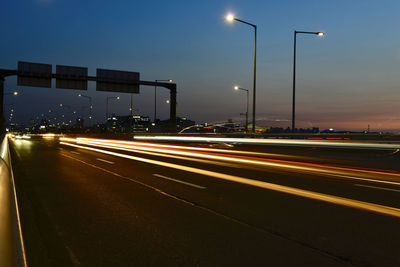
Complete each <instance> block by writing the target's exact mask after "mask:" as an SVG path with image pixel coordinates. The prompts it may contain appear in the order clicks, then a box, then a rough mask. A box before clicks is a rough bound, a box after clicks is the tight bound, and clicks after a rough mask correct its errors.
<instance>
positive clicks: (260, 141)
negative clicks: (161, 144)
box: [134, 136, 400, 150]
mask: <svg viewBox="0 0 400 267" xmlns="http://www.w3.org/2000/svg"><path fill="white" fill-rule="evenodd" d="M134 139H137V140H149V141H184V142H211V143H221V142H224V143H238V144H259V145H267V144H270V145H287V146H320V147H335V148H355V149H381V150H393V149H399V148H400V145H396V144H375V143H356V142H336V141H321V140H294V139H285V140H282V139H258V138H222V137H221V138H220V137H193V136H135V137H134Z"/></svg>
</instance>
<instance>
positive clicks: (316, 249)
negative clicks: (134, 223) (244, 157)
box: [61, 153, 343, 261]
mask: <svg viewBox="0 0 400 267" xmlns="http://www.w3.org/2000/svg"><path fill="white" fill-rule="evenodd" d="M61 155H62V156H64V157H66V158H69V159H72V160H75V161H78V162H81V163H82V164H85V165H88V166H90V167H92V168H95V169H99V170H102V171H104V172H107V173H110V174H112V175H114V176H117V177H120V178H122V179H125V180H129V181H131V182H134V183H137V184H139V185H141V186H143V187H146V188H148V189H151V190H154V191H155V192H157V193H159V194H161V195H164V196H166V197H169V198H171V199H174V200H177V201H180V202H183V203H185V204H187V205H189V206H192V207H195V208H198V209H201V210H204V211H206V212H209V213H211V214H213V215H216V216H219V217H221V218H224V219H226V220H229V221H232V222H234V223H237V224H240V225H242V226H245V227H249V228H251V229H253V230H256V231H259V232H261V233H264V234H265V233H267V234H268V235H274V236H276V237H278V238H282V239H285V240H289V241H292V242H295V243H297V244H299V245H300V246H304V247H307V248H310V249H312V250H314V251H317V252H319V253H321V249H319V248H315V247H313V246H310V245H308V244H305V243H304V242H299V241H298V240H296V239H293V238H292V237H290V236H286V235H285V234H282V233H277V232H276V231H271V230H268V229H264V228H260V227H258V226H255V225H252V224H249V223H247V222H245V221H242V220H240V219H236V218H233V217H230V216H229V215H225V214H223V213H220V212H218V211H216V210H213V209H211V208H207V207H204V206H201V205H199V204H198V203H194V202H191V201H189V200H187V199H183V198H180V197H179V196H176V195H173V194H170V193H167V192H165V191H163V190H161V189H159V188H157V187H154V186H151V185H148V184H145V183H142V182H140V181H138V180H135V179H133V178H129V177H126V176H122V175H120V174H118V173H115V172H112V171H109V170H107V169H104V168H101V167H99V166H96V165H93V164H90V163H88V162H85V161H83V160H80V159H77V158H74V157H71V156H69V155H66V154H63V153H61ZM322 253H324V254H326V255H327V256H328V257H331V258H333V259H337V260H339V261H343V259H342V258H338V257H337V256H335V255H333V254H330V253H329V252H327V251H322Z"/></svg>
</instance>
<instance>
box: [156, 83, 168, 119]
mask: <svg viewBox="0 0 400 267" xmlns="http://www.w3.org/2000/svg"><path fill="white" fill-rule="evenodd" d="M155 82H170V83H171V82H172V80H171V79H168V80H155ZM156 119H157V86H154V122H156Z"/></svg>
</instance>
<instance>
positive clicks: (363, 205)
mask: <svg viewBox="0 0 400 267" xmlns="http://www.w3.org/2000/svg"><path fill="white" fill-rule="evenodd" d="M60 144H62V145H66V146H71V147H77V148H82V149H86V150H90V151H95V152H99V153H103V154H108V155H112V156H116V157H120V158H126V159H132V160H135V161H139V162H144V163H149V164H154V165H158V166H163V167H168V168H172V169H178V170H181V171H187V172H191V173H196V174H200V175H205V176H209V177H213V178H218V179H222V180H226V181H230V182H236V183H241V184H245V185H250V186H255V187H259V188H263V189H267V190H273V191H277V192H281V193H286V194H290V195H295V196H300V197H305V198H309V199H314V200H319V201H324V202H328V203H332V204H336V205H342V206H347V207H350V208H356V209H361V210H366V211H372V212H376V213H380V214H385V215H390V216H394V217H397V218H400V209H398V208H394V207H389V206H382V205H379V204H374V203H369V202H364V201H359V200H355V199H349V198H343V197H338V196H334V195H327V194H323V193H317V192H313V191H309V190H304V189H299V188H295V187H289V186H284V185H279V184H273V183H268V182H263V181H259V180H252V179H249V178H245V177H239V176H234V175H229V174H224V173H218V172H214V171H208V170H204V169H198V168H194V167H189V166H184V165H178V164H174V163H168V162H163V161H159V160H152V159H147V158H141V157H135V156H131V155H126V154H121V153H117V152H112V151H108V150H103V149H97V148H93V147H86V146H80V145H74V144H70V143H66V142H60ZM146 186H147V185H146Z"/></svg>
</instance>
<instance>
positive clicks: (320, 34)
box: [317, 32, 325, 36]
mask: <svg viewBox="0 0 400 267" xmlns="http://www.w3.org/2000/svg"><path fill="white" fill-rule="evenodd" d="M317 35H318V36H324V35H325V33H324V32H317Z"/></svg>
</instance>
